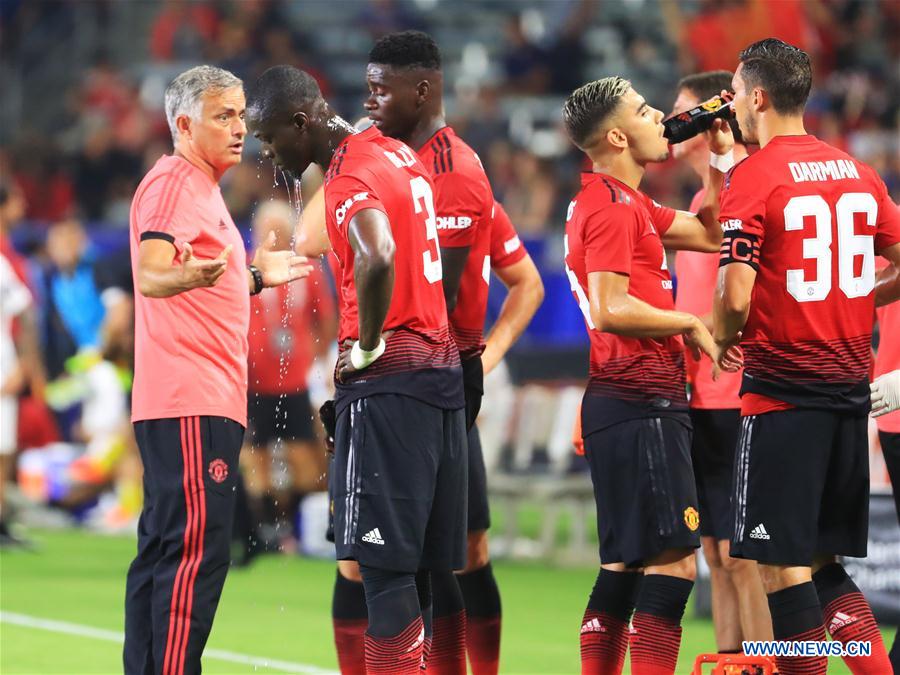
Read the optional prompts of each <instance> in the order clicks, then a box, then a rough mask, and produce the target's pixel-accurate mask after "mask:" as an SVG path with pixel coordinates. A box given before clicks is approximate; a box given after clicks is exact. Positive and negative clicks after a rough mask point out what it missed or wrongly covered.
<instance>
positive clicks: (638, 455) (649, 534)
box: [584, 415, 700, 567]
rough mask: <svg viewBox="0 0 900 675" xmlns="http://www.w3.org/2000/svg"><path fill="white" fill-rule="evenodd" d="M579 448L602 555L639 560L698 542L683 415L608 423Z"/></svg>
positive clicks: (633, 562) (687, 433)
mask: <svg viewBox="0 0 900 675" xmlns="http://www.w3.org/2000/svg"><path fill="white" fill-rule="evenodd" d="M584 454H585V457H586V458H587V460H588V463H589V464H590V467H591V479H592V480H593V483H594V499H595V500H596V503H597V535H598V536H599V539H600V561H601V562H602V563H614V562H624V563H625V564H626V565H627V566H629V567H638V566H641V565H643V564H646V563H647V561H649V560H651V559H652V558H654V557H655V556H657V555H658V554H660V553H662V552H663V551H666V550H669V549H675V548H697V547H699V546H700V533H699V527H700V515H699V512H698V503H697V490H696V487H695V486H694V470H693V467H692V466H691V426H690V420H689V418H688V417H687V415H685V416H683V417H646V418H640V419H632V420H627V421H624V422H619V423H618V424H613V425H612V426H609V427H606V428H604V429H600V430H599V431H595V432H594V433H592V434H590V435H589V436H587V437H586V438H585V439H584Z"/></svg>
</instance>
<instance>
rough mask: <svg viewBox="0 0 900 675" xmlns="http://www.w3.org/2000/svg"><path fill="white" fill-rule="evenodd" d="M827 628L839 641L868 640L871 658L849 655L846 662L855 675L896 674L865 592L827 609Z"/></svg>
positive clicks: (840, 598)
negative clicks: (870, 645) (870, 647)
mask: <svg viewBox="0 0 900 675" xmlns="http://www.w3.org/2000/svg"><path fill="white" fill-rule="evenodd" d="M823 614H824V615H825V625H826V626H828V632H829V633H831V637H832V639H834V640H837V641H838V642H844V643H846V642H851V641H854V640H856V641H868V642H871V643H872V654H871V656H845V657H844V663H846V664H847V667H848V668H849V669H850V672H852V673H853V674H854V675H880V674H881V673H890V672H892V666H891V663H890V661H889V660H888V655H887V650H886V649H885V647H884V641H883V640H882V639H881V633H880V632H879V631H878V624H877V623H875V617H874V616H872V609H871V608H870V607H869V603H868V602H866V599H865V597H864V596H863V594H862V593H859V592H855V593H847V594H846V595H840V596H838V597H837V598H835V599H834V600H833V601H831V602H829V603H828V604H827V605H825V607H824V608H823Z"/></svg>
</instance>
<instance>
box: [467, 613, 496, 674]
mask: <svg viewBox="0 0 900 675" xmlns="http://www.w3.org/2000/svg"><path fill="white" fill-rule="evenodd" d="M466 651H467V652H468V654H469V665H470V666H471V668H472V675H497V673H498V672H499V670H500V617H499V616H492V617H480V616H471V615H466Z"/></svg>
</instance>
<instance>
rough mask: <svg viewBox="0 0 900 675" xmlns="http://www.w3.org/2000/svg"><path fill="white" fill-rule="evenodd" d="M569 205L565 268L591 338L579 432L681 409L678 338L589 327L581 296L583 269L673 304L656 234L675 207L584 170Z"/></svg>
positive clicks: (652, 300)
mask: <svg viewBox="0 0 900 675" xmlns="http://www.w3.org/2000/svg"><path fill="white" fill-rule="evenodd" d="M581 184H582V188H581V191H580V192H579V193H578V194H577V195H576V196H575V199H574V200H573V201H572V202H571V203H570V204H569V212H568V219H567V222H566V235H565V254H566V273H567V274H568V276H569V282H570V284H571V286H572V293H573V294H574V296H575V301H576V302H577V303H578V306H579V308H580V309H581V312H582V314H583V315H584V320H585V324H586V326H587V330H588V335H589V336H590V340H591V354H590V374H589V379H588V387H587V391H586V392H585V398H584V404H583V406H582V433H583V434H584V435H585V436H586V435H588V434H590V433H592V432H594V431H596V430H598V429H601V428H603V427H605V426H609V425H610V424H615V423H616V422H620V421H622V420H624V419H629V418H633V417H643V416H648V415H659V414H673V413H676V414H683V413H684V412H685V411H686V410H687V396H686V392H685V370H684V344H683V343H682V341H681V337H680V336H677V335H676V336H672V337H667V338H632V337H625V336H621V335H613V334H612V333H605V332H602V331H600V330H598V329H597V328H596V326H595V325H594V322H593V320H592V318H591V314H590V306H589V301H588V290H587V289H588V274H590V273H591V272H616V273H619V274H625V275H627V276H628V277H629V280H628V293H629V294H630V295H631V296H633V297H635V298H637V299H639V300H643V301H644V302H646V303H648V304H650V305H653V306H654V307H657V308H659V309H665V310H674V309H675V301H674V298H673V296H672V279H671V277H670V276H669V270H668V267H667V265H666V253H665V250H664V249H663V245H662V239H661V238H660V237H661V236H662V235H663V234H665V232H666V230H668V229H669V226H670V225H671V224H672V221H673V220H674V218H675V211H673V210H672V209H670V208H666V207H663V206H660V205H659V204H657V203H656V202H654V201H653V200H652V199H650V198H649V197H647V196H646V195H644V194H643V193H641V192H638V191H636V190H632V189H631V188H630V187H628V186H627V185H625V184H624V183H622V182H620V181H618V180H616V179H615V178H613V177H611V176H607V175H604V174H600V173H584V174H582V179H581Z"/></svg>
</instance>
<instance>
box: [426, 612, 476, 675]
mask: <svg viewBox="0 0 900 675" xmlns="http://www.w3.org/2000/svg"><path fill="white" fill-rule="evenodd" d="M426 672H427V673H428V674H429V675H466V612H465V610H460V611H458V612H455V613H453V614H449V615H447V616H436V617H434V635H433V636H432V640H431V652H430V653H429V654H428V663H427V667H426Z"/></svg>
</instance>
